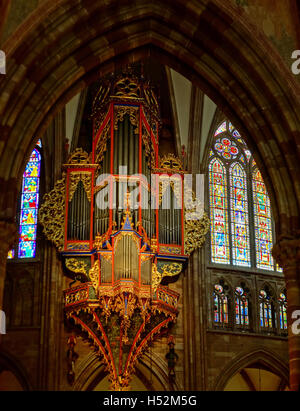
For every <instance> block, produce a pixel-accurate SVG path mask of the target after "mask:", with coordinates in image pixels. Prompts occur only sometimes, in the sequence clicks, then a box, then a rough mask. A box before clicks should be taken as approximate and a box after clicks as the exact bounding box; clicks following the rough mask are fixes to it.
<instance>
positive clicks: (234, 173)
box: [208, 121, 281, 271]
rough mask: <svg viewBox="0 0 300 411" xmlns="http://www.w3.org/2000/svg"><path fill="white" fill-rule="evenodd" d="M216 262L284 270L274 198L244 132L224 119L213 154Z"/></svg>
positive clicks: (211, 176)
mask: <svg viewBox="0 0 300 411" xmlns="http://www.w3.org/2000/svg"><path fill="white" fill-rule="evenodd" d="M208 171H209V201H210V220H211V262H212V263H217V264H226V265H234V266H239V267H249V268H257V269H264V270H269V271H274V270H277V271H281V270H280V269H279V268H278V267H276V266H275V262H274V260H273V258H272V255H271V250H272V245H273V241H274V232H273V224H272V214H271V207H270V199H269V196H268V193H267V189H266V186H265V184H264V182H263V179H262V176H261V173H260V171H259V169H258V167H257V165H256V163H255V161H254V159H253V156H252V153H251V152H250V150H249V149H248V147H247V145H246V143H245V141H244V140H243V138H242V136H241V134H240V133H239V132H238V130H236V129H235V127H234V126H233V125H232V124H231V123H230V122H228V121H224V122H223V123H222V124H221V125H219V127H218V128H217V130H216V132H215V134H214V141H213V144H212V148H211V150H210V156H209V166H208Z"/></svg>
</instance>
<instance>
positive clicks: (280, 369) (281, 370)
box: [214, 348, 289, 391]
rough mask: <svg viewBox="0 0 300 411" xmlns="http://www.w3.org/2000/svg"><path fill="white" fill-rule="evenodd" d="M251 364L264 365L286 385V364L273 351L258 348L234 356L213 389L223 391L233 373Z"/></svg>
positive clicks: (287, 374) (287, 377)
mask: <svg viewBox="0 0 300 411" xmlns="http://www.w3.org/2000/svg"><path fill="white" fill-rule="evenodd" d="M253 364H260V365H261V366H264V367H266V368H267V369H268V370H270V371H271V372H273V373H274V374H276V375H278V376H279V377H281V378H282V379H283V380H284V381H285V382H286V384H287V385H288V381H289V368H288V366H287V364H286V363H285V362H284V361H283V360H282V359H281V358H279V357H278V356H277V355H276V354H275V353H273V352H271V351H269V350H266V349H265V348H258V349H256V350H254V351H249V352H247V353H242V354H240V355H238V356H236V357H235V358H234V359H233V360H232V361H231V362H230V363H229V364H227V365H226V366H225V367H224V369H223V370H222V371H221V372H220V375H219V377H218V378H217V379H216V382H215V386H214V390H215V391H223V390H224V388H225V386H226V384H227V382H228V381H229V380H230V379H231V378H232V377H233V376H234V375H235V374H237V373H238V372H240V371H241V370H243V369H244V368H246V367H248V366H251V365H253Z"/></svg>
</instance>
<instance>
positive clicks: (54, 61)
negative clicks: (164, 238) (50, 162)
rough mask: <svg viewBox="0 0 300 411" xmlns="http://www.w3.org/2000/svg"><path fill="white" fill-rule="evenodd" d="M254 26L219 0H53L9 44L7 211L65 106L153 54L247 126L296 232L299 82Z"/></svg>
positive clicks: (277, 208) (0, 108)
mask: <svg viewBox="0 0 300 411" xmlns="http://www.w3.org/2000/svg"><path fill="white" fill-rule="evenodd" d="M113 6H114V7H113ZM58 21H60V24H57V22H58ZM40 33H42V35H43V41H42V42H41V41H40ZM255 33H257V31H256V30H254V29H253V27H252V26H251V24H250V23H247V22H246V17H245V16H243V18H241V17H240V16H239V15H238V14H237V12H236V10H235V8H234V7H231V6H229V5H228V4H227V5H226V6H225V5H224V2H222V1H220V0H211V1H208V0H201V1H199V2H197V4H196V3H194V2H192V1H190V2H184V1H182V0H175V1H174V0H172V1H171V0H168V1H165V2H163V3H162V2H159V1H157V0H153V1H152V2H150V3H149V2H148V1H146V0H138V1H137V2H136V1H135V2H133V1H126V2H125V1H121V2H117V3H116V1H115V0H109V1H105V2H104V1H99V2H89V3H87V2H83V1H81V0H77V1H76V2H74V1H70V0H59V1H58V2H56V3H55V5H54V3H53V2H52V1H51V0H48V1H46V2H45V3H44V4H43V5H41V6H40V8H38V9H37V10H36V11H35V12H34V13H33V14H32V15H31V16H30V17H29V18H28V19H27V20H26V21H25V22H24V23H23V24H22V26H21V27H19V29H18V30H17V31H16V32H15V34H14V35H13V36H12V37H11V38H10V39H9V40H8V41H7V42H6V44H4V47H3V49H4V51H5V52H6V54H7V62H8V64H7V65H8V67H7V75H6V76H5V77H4V78H3V81H2V83H1V87H0V92H1V95H2V96H3V98H2V101H1V105H0V115H1V124H0V133H1V136H2V141H3V143H4V144H3V145H2V146H1V148H2V150H1V157H2V158H1V165H0V178H1V183H2V184H1V185H2V187H1V188H2V190H3V191H6V192H9V195H8V196H6V197H5V199H4V200H2V201H3V202H2V204H1V205H0V209H1V216H2V217H5V218H12V217H13V215H14V209H15V203H16V194H17V191H18V188H19V185H20V176H21V173H22V169H23V167H24V164H25V161H24V160H26V159H27V158H28V156H29V153H30V151H31V150H32V148H33V145H34V140H36V139H37V138H39V137H41V136H42V134H43V132H44V131H45V129H46V128H47V125H48V124H49V122H50V121H51V119H52V118H53V116H54V115H55V114H56V113H57V112H58V111H59V110H60V109H61V108H62V106H63V105H64V104H65V103H66V102H67V101H68V100H70V98H71V97H72V96H74V95H75V94H76V93H77V92H78V91H79V90H80V89H82V88H84V87H86V85H87V84H89V83H90V82H92V81H93V80H95V79H96V78H98V77H99V76H100V75H101V74H104V73H107V72H110V71H112V70H114V69H115V67H116V66H117V65H118V64H119V63H122V62H128V61H134V60H139V59H140V58H142V57H145V56H148V55H149V54H152V55H153V56H156V57H159V59H160V61H162V62H163V63H166V64H168V65H169V66H171V67H173V68H174V69H176V70H178V71H179V72H181V73H182V74H184V75H185V76H186V77H187V78H189V79H190V80H192V81H193V82H195V84H197V85H198V86H200V87H201V88H202V89H203V91H204V92H206V93H207V94H208V95H209V96H210V97H211V98H212V99H213V100H214V101H215V103H216V104H218V105H219V107H221V108H222V110H223V111H224V113H225V114H226V115H227V116H228V117H229V118H230V119H231V120H232V121H233V122H234V124H235V125H236V127H238V129H239V130H240V131H241V132H242V133H243V135H244V136H245V139H246V141H247V143H248V145H249V148H250V150H252V152H253V153H255V156H256V160H257V163H258V166H259V167H260V169H261V171H262V173H263V176H264V180H265V182H266V184H267V186H268V190H269V193H270V197H271V200H272V203H273V210H274V217H275V221H276V223H277V225H276V227H277V231H278V232H279V233H286V234H293V233H295V232H296V230H297V229H299V219H298V218H297V217H298V215H299V201H300V200H299V199H300V194H299V185H298V186H297V181H298V177H297V175H300V173H299V167H300V162H299V161H298V158H299V154H298V151H297V148H296V139H297V138H299V133H300V131H299V130H300V118H299V112H300V111H299V110H298V106H299V103H298V101H297V96H296V92H298V89H299V87H298V85H297V84H295V82H294V79H293V78H292V74H291V73H290V72H289V70H288V68H287V67H286V66H285V65H284V63H283V62H282V60H281V57H280V56H279V55H278V54H277V51H275V49H274V48H273V47H272V46H271V44H270V43H269V41H268V40H267V39H265V38H264V37H263V36H261V35H259V34H255ZM220 44H222V48H221V47H220ZM232 55H234V56H235V59H234V62H233V61H232ZM266 56H268V58H267V59H266ZM293 88H294V90H296V92H295V91H294V90H293ZM274 118H276V121H275V120H274ZM283 179H284V180H285V184H283ZM10 187H11V188H10ZM287 198H288V199H289V201H288V202H287V201H286V199H287Z"/></svg>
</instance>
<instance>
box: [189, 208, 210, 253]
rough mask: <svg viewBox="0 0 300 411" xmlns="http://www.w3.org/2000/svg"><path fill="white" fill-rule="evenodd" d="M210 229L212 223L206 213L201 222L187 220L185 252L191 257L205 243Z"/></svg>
mask: <svg viewBox="0 0 300 411" xmlns="http://www.w3.org/2000/svg"><path fill="white" fill-rule="evenodd" d="M209 227H210V221H209V218H208V216H207V214H206V213H205V212H204V213H203V215H202V218H201V219H199V220H185V222H184V231H185V234H184V252H185V254H187V255H191V254H192V252H193V251H195V250H196V249H197V248H201V247H202V246H203V244H204V243H205V239H206V234H207V233H208V230H209Z"/></svg>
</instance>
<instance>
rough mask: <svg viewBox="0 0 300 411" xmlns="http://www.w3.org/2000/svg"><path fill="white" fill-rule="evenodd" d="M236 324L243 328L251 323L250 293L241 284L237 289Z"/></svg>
mask: <svg viewBox="0 0 300 411" xmlns="http://www.w3.org/2000/svg"><path fill="white" fill-rule="evenodd" d="M235 324H236V325H237V326H239V327H242V328H248V327H249V325H250V318H249V298H248V293H247V291H246V290H245V289H244V288H243V287H241V286H239V287H236V289H235Z"/></svg>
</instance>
